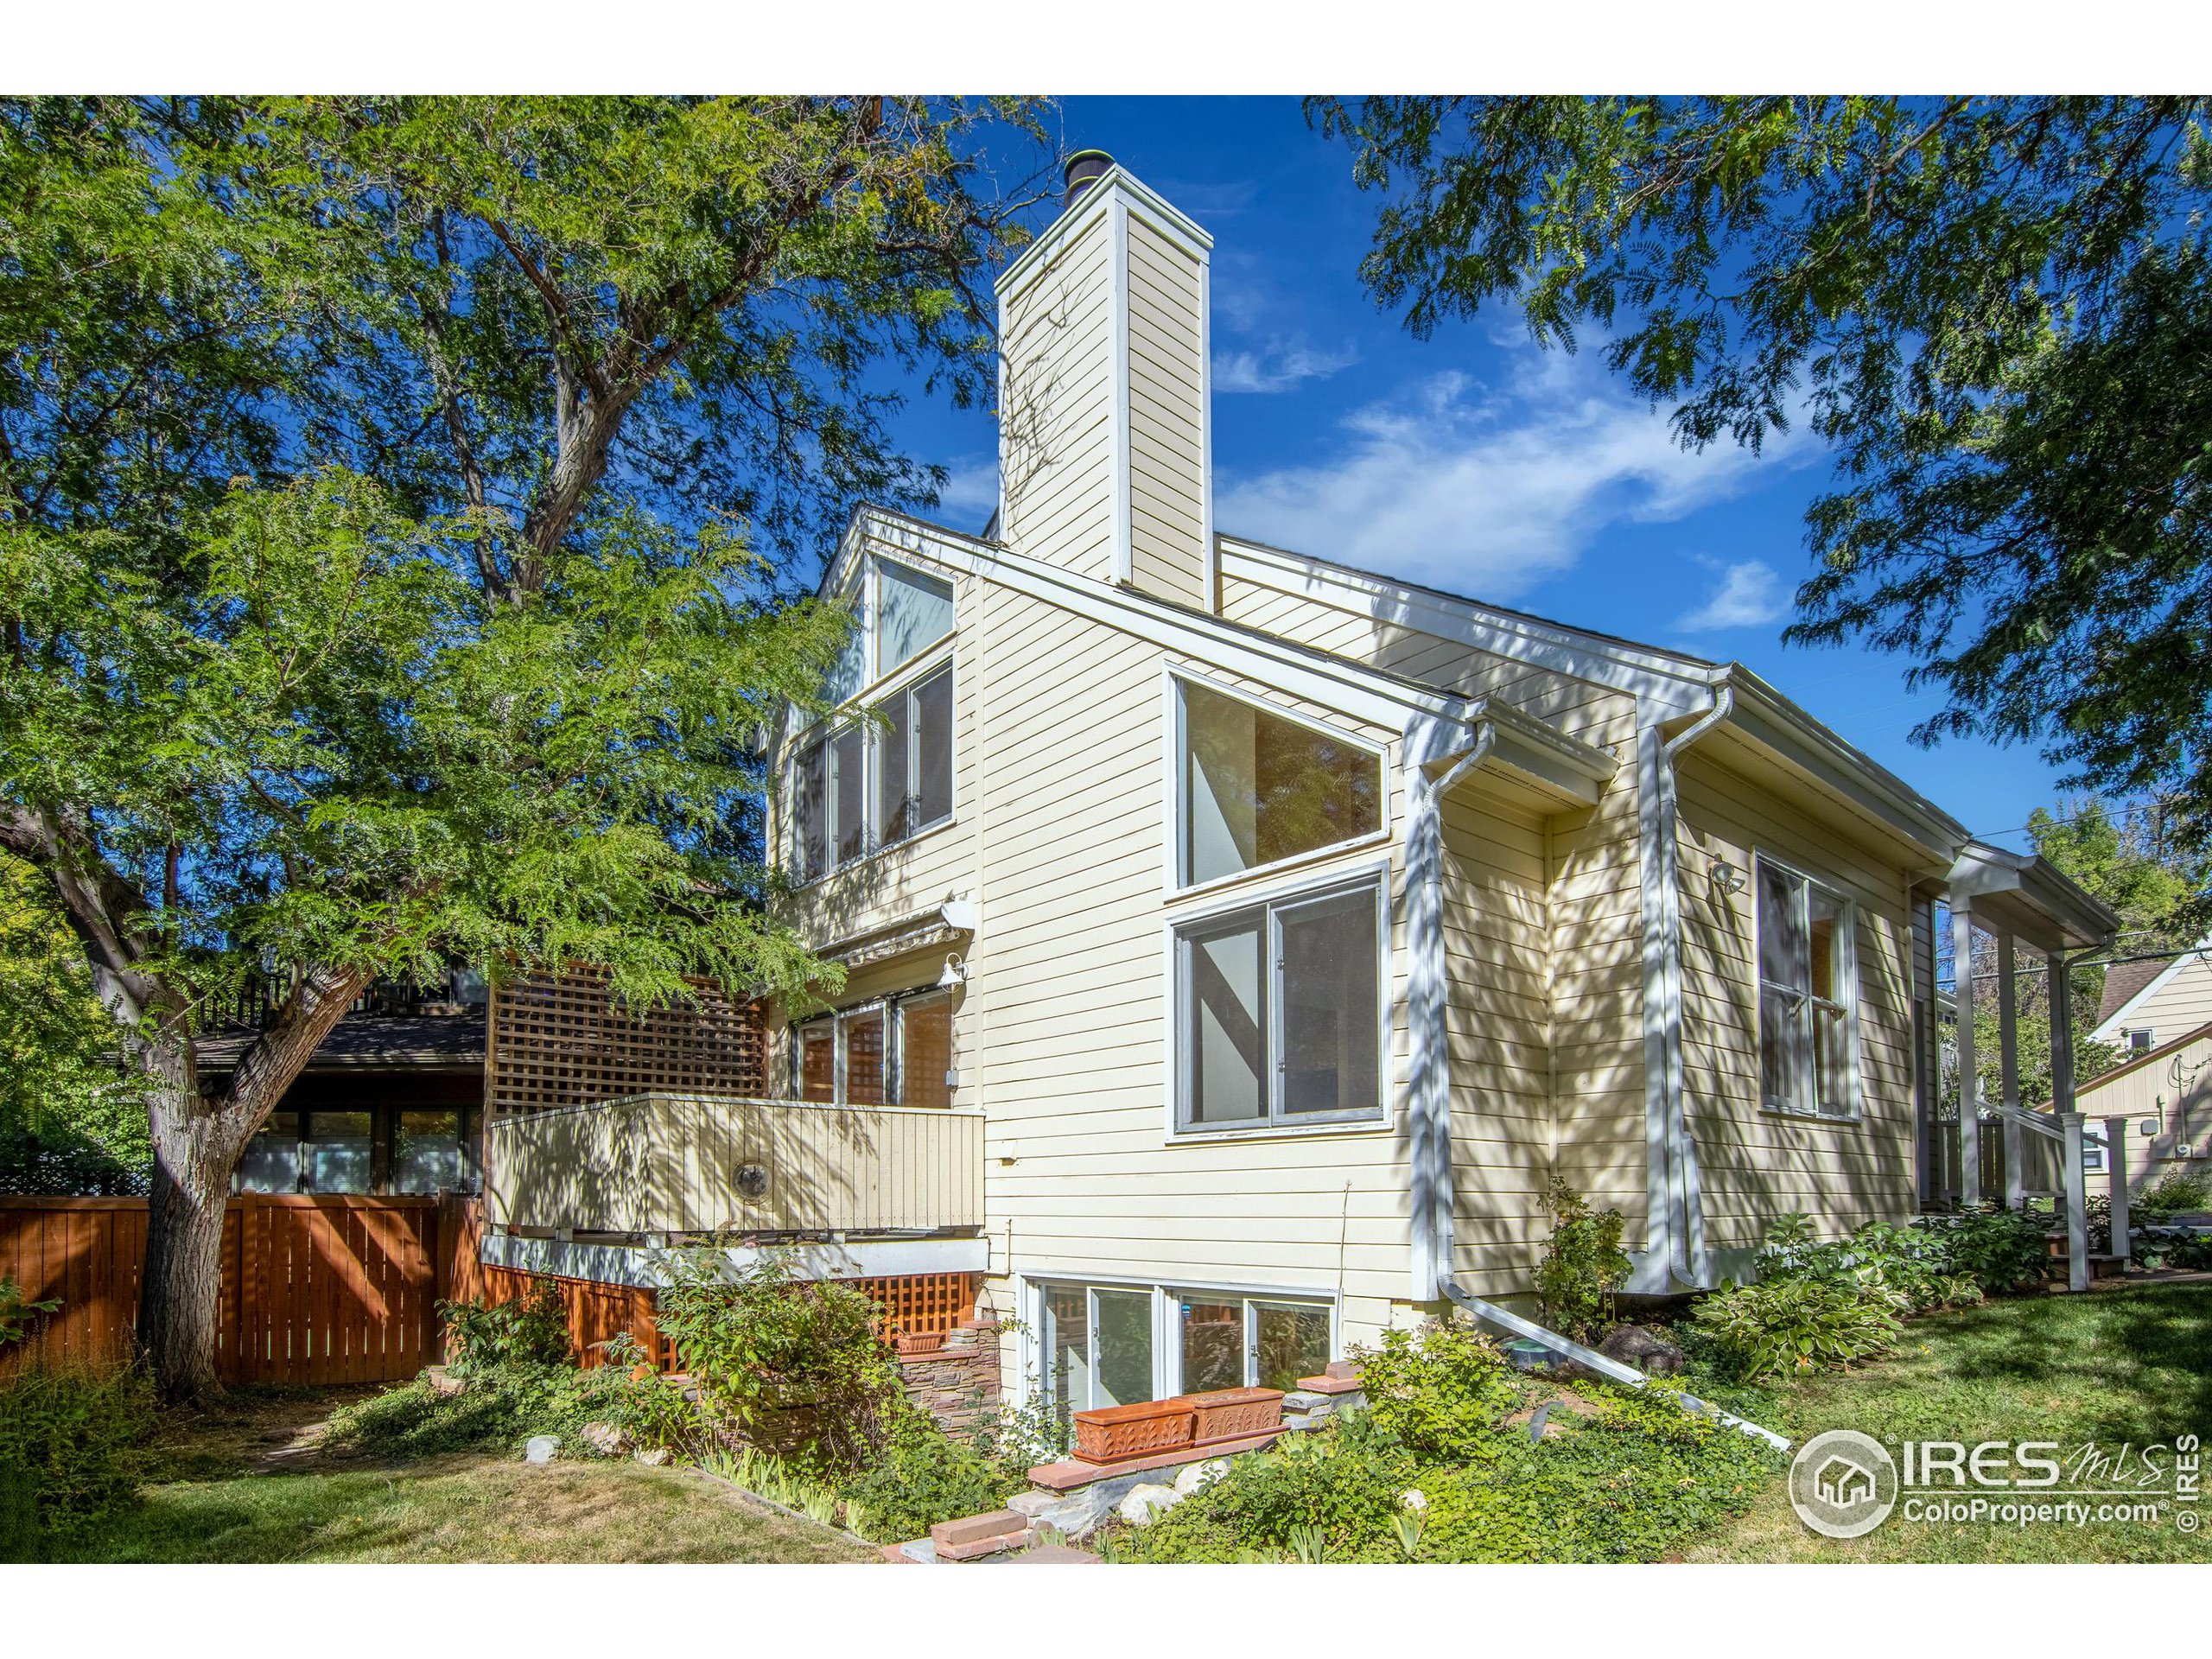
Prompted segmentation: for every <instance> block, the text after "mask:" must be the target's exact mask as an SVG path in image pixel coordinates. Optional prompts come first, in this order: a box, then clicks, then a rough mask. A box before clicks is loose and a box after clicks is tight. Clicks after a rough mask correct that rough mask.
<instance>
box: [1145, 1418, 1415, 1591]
mask: <svg viewBox="0 0 2212 1659" xmlns="http://www.w3.org/2000/svg"><path fill="white" fill-rule="evenodd" d="M1418 1473H1419V1468H1418V1465H1417V1463H1416V1461H1415V1459H1414V1458H1413V1457H1412V1456H1411V1455H1410V1454H1409V1453H1408V1452H1407V1451H1406V1449H1405V1448H1404V1447H1403V1446H1400V1445H1399V1444H1398V1443H1397V1442H1396V1441H1395V1440H1393V1439H1392V1438H1391V1437H1390V1436H1389V1434H1387V1433H1384V1432H1383V1431H1382V1430H1381V1429H1380V1428H1379V1427H1377V1426H1376V1424H1375V1422H1374V1421H1373V1419H1372V1418H1371V1417H1369V1418H1366V1419H1364V1420H1363V1417H1362V1415H1361V1414H1352V1415H1351V1416H1349V1417H1347V1418H1346V1419H1345V1420H1344V1422H1343V1423H1342V1424H1341V1425H1338V1426H1336V1427H1330V1428H1326V1429H1321V1430H1318V1431H1315V1432H1313V1433H1302V1434H1287V1435H1285V1436H1284V1437H1283V1439H1282V1440H1281V1442H1280V1443H1279V1445H1278V1446H1277V1448H1276V1449H1275V1450H1274V1451H1272V1452H1259V1453H1255V1454H1253V1455H1250V1456H1247V1457H1241V1458H1238V1459H1235V1460H1234V1461H1233V1462H1232V1463H1231V1464H1230V1467H1229V1471H1228V1472H1227V1473H1226V1474H1224V1475H1223V1476H1222V1477H1221V1478H1219V1479H1217V1480H1215V1481H1212V1482H1211V1483H1209V1484H1207V1485H1205V1486H1203V1487H1201V1488H1199V1490H1198V1491H1196V1492H1194V1493H1192V1495H1191V1496H1190V1497H1186V1498H1185V1499H1184V1500H1183V1501H1182V1502H1181V1503H1178V1504H1177V1505H1176V1506H1175V1507H1174V1508H1173V1509H1172V1510H1168V1511H1167V1512H1166V1514H1165V1515H1163V1516H1160V1518H1159V1519H1157V1520H1155V1521H1154V1522H1152V1523H1151V1524H1149V1525H1148V1526H1144V1527H1139V1528H1133V1529H1116V1530H1115V1531H1114V1532H1113V1533H1112V1534H1111V1535H1110V1539H1111V1544H1112V1549H1113V1553H1114V1554H1115V1556H1116V1559H1118V1560H1138V1561H1198V1560H1239V1559H1241V1558H1243V1557H1244V1556H1245V1555H1247V1554H1259V1555H1262V1556H1263V1557H1267V1558H1272V1559H1282V1558H1284V1557H1285V1555H1286V1554H1290V1555H1294V1556H1296V1557H1297V1558H1298V1559H1300V1560H1396V1559H1398V1558H1399V1557H1400V1556H1401V1555H1402V1554H1403V1550H1402V1546H1401V1544H1400V1541H1399V1539H1398V1535H1397V1529H1396V1525H1395V1523H1396V1522H1397V1520H1398V1518H1399V1517H1400V1516H1404V1515H1406V1514H1407V1513H1408V1505H1407V1501H1406V1496H1405V1495H1406V1493H1407V1492H1408V1491H1411V1490H1414V1489H1415V1485H1416V1480H1417V1477H1418Z"/></svg>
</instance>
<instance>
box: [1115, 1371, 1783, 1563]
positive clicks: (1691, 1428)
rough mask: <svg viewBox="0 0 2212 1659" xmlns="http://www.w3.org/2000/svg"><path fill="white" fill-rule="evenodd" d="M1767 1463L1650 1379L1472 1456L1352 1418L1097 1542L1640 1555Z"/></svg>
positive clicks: (1222, 1554)
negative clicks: (1431, 1456) (1450, 1457)
mask: <svg viewBox="0 0 2212 1659" xmlns="http://www.w3.org/2000/svg"><path fill="white" fill-rule="evenodd" d="M1778 1463H1779V1459H1778V1457H1777V1454H1775V1453H1772V1452H1770V1451H1768V1450H1767V1448H1766V1447H1764V1446H1762V1445H1761V1444H1760V1443H1759V1442H1758V1441H1756V1440H1751V1438H1750V1437H1748V1436H1746V1435H1744V1434H1741V1433H1737V1432H1736V1431H1734V1430H1732V1429H1729V1428H1726V1427H1721V1426H1719V1425H1718V1424H1715V1423H1714V1422H1713V1421H1712V1420H1710V1419H1709V1418H1704V1417H1699V1416H1695V1415H1693V1414H1688V1413H1686V1412H1684V1411H1682V1410H1681V1409H1680V1408H1678V1407H1676V1406H1675V1405H1674V1404H1673V1403H1672V1402H1669V1401H1667V1400H1665V1399H1663V1398H1661V1397H1659V1395H1657V1394H1656V1392H1651V1391H1643V1390H1624V1391H1623V1392H1622V1394H1621V1395H1619V1397H1618V1399H1616V1400H1613V1401H1611V1402H1609V1409H1608V1410H1607V1411H1606V1412H1605V1414H1604V1415H1602V1416H1600V1417H1599V1418H1597V1419H1595V1420H1593V1421H1586V1422H1579V1423H1578V1422H1576V1421H1574V1420H1573V1419H1572V1418H1564V1417H1562V1418H1559V1419H1554V1427H1553V1428H1552V1430H1551V1432H1549V1433H1547V1434H1546V1435H1545V1436H1544V1438H1543V1440H1541V1442H1540V1443H1536V1444H1533V1445H1532V1444H1531V1443H1530V1442H1529V1439H1528V1437H1527V1436H1526V1435H1525V1434H1522V1433H1511V1432H1508V1433H1492V1434H1491V1435H1490V1436H1489V1437H1488V1439H1487V1440H1486V1441H1485V1442H1484V1447H1483V1456H1482V1457H1481V1458H1480V1459H1478V1460H1476V1461H1472V1462H1464V1463H1453V1464H1444V1465H1426V1466H1424V1465H1421V1464H1420V1463H1419V1461H1418V1460H1417V1459H1414V1458H1412V1457H1411V1456H1410V1455H1408V1453H1407V1452H1406V1451H1405V1449H1404V1448H1403V1447H1402V1446H1398V1445H1397V1444H1396V1443H1395V1441H1394V1440H1392V1439H1391V1438H1390V1437H1389V1436H1388V1435H1387V1434H1385V1433H1383V1432H1382V1431H1381V1430H1380V1428H1379V1427H1376V1425H1375V1423H1374V1421H1373V1420H1372V1419H1371V1417H1370V1418H1364V1419H1363V1417H1362V1416H1361V1415H1360V1414H1352V1415H1351V1416H1349V1417H1347V1418H1346V1419H1345V1420H1344V1422H1343V1424H1342V1426H1341V1427H1340V1428H1338V1429H1337V1430H1333V1431H1331V1430H1324V1431H1321V1432H1319V1433H1312V1434H1305V1435H1298V1436H1293V1437H1289V1438H1288V1439H1287V1440H1286V1442H1285V1444H1284V1446H1282V1448H1281V1450H1280V1451H1279V1452H1274V1453H1269V1454H1265V1455H1261V1456H1255V1457H1244V1458H1239V1459H1236V1461H1235V1462H1234V1463H1232V1464H1231V1465H1230V1470H1229V1472H1228V1473H1227V1474H1225V1475H1224V1476H1223V1477H1222V1478H1220V1479H1219V1480H1217V1481H1215V1482H1213V1483H1212V1484H1210V1485H1208V1486H1206V1487H1205V1488H1203V1489H1201V1490H1200V1491H1198V1492H1196V1493H1194V1494H1193V1495H1192V1496H1191V1497H1187V1498H1185V1499H1184V1500H1183V1502H1181V1503H1179V1504H1177V1505H1176V1506H1175V1507H1174V1508H1173V1509H1172V1510H1169V1511H1168V1512H1167V1513H1166V1515H1164V1516H1160V1518H1159V1519H1158V1520H1156V1521H1154V1522H1152V1523H1151V1524H1150V1525H1148V1526H1146V1527H1141V1528H1134V1529H1132V1528H1125V1527H1121V1526H1118V1525H1117V1526H1116V1527H1114V1528H1112V1529H1109V1532H1108V1533H1107V1535H1105V1538H1104V1540H1103V1544H1104V1547H1105V1548H1106V1549H1107V1551H1108V1553H1109V1554H1111V1555H1112V1556H1114V1557H1115V1558H1116V1559H1117V1560H1139V1561H1236V1560H1289V1559H1293V1558H1295V1559H1298V1560H1329V1561H1395V1560H1421V1561H1615V1560H1656V1559H1657V1558H1658V1557H1659V1556H1661V1555H1662V1554H1665V1553H1666V1552H1667V1551H1669V1549H1672V1548H1676V1547H1677V1546H1679V1545H1680V1544H1681V1542H1682V1541H1684V1540H1685V1539H1686V1538H1688V1537H1689V1536H1690V1535H1693V1534H1694V1533H1696V1532H1698V1531H1700V1530H1701V1529H1704V1528H1707V1527H1709V1526H1711V1525H1713V1524H1714V1523H1715V1522H1718V1521H1719V1520H1721V1519H1723V1518H1725V1517H1726V1516H1730V1515H1734V1514H1738V1513H1740V1512H1741V1511H1742V1510H1744V1509H1745V1508H1746V1507H1747V1506H1748V1505H1749V1504H1750V1503H1751V1500H1752V1498H1753V1497H1755V1496H1756V1495H1757V1493H1758V1490H1759V1488H1760V1486H1761V1484H1763V1483H1764V1481H1765V1480H1766V1479H1767V1478H1768V1477H1769V1475H1770V1471H1771V1470H1773V1469H1774V1468H1775V1467H1777V1465H1778Z"/></svg>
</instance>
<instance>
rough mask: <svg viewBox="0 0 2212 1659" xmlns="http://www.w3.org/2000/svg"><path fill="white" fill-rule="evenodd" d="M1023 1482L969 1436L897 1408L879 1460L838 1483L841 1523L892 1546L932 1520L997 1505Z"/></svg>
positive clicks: (977, 1512) (1016, 1471) (1023, 1473)
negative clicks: (962, 1437)
mask: <svg viewBox="0 0 2212 1659" xmlns="http://www.w3.org/2000/svg"><path fill="white" fill-rule="evenodd" d="M1027 1484H1028V1481H1027V1474H1026V1466H1025V1468H1024V1469H1014V1468H1010V1467H1009V1466H1008V1465H1006V1464H1004V1463H1001V1462H999V1461H997V1460H995V1459H993V1458H992V1457H991V1456H990V1455H989V1454H988V1452H987V1451H986V1450H985V1449H984V1448H983V1447H982V1446H976V1445H975V1444H973V1443H971V1442H969V1441H967V1440H957V1439H955V1438H954V1437H953V1436H951V1435H950V1434H948V1433H945V1432H944V1430H943V1429H942V1428H940V1427H938V1426H937V1424H936V1423H935V1422H933V1421H931V1419H930V1418H928V1417H927V1416H925V1415H924V1414H922V1413H920V1412H918V1411H909V1412H906V1413H902V1414H900V1415H899V1421H898V1426H897V1427H895V1428H894V1429H893V1430H892V1432H891V1435H890V1439H889V1440H888V1441H887V1444H886V1445H885V1446H884V1448H883V1451H882V1454H881V1458H880V1461H879V1462H877V1464H876V1465H875V1466H874V1468H872V1469H869V1470H868V1471H865V1472H864V1473H862V1474H861V1475H860V1476H859V1477H858V1478H855V1479H853V1480H851V1481H849V1482H848V1483H847V1484H845V1486H844V1487H843V1488H842V1494H841V1495H842V1497H843V1498H844V1500H845V1506H846V1507H845V1522H846V1524H847V1525H848V1526H849V1527H850V1528H851V1529H853V1530H854V1531H855V1532H857V1533H859V1534H860V1535H861V1536H862V1537H863V1538H868V1539H872V1540H873V1541H875V1542H877V1543H881V1544H895V1543H897V1542H899V1541H901V1540H902V1539H907V1538H918V1537H920V1536H921V1535H923V1534H924V1533H925V1532H927V1531H928V1530H929V1529H931V1527H933V1526H935V1525H936V1524H937V1523H938V1522H940V1521H957V1520H958V1519H959V1518H960V1517H961V1516H963V1515H981V1514H983V1513H984V1512H986V1511H987V1510H996V1509H1002V1508H1004V1507H1005V1504H1006V1501H1007V1498H1009V1497H1013V1496H1014V1494H1015V1493H1016V1492H1018V1491H1020V1490H1021V1489H1022V1488H1023V1487H1024V1486H1026V1485H1027Z"/></svg>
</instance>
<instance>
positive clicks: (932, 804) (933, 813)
mask: <svg viewBox="0 0 2212 1659" xmlns="http://www.w3.org/2000/svg"><path fill="white" fill-rule="evenodd" d="M875 707H876V714H877V715H878V717H879V718H878V721H877V724H876V727H875V779H876V816H875V835H876V844H877V845H878V846H880V847H888V846H891V845H893V843H894V842H901V841H904V840H906V837H907V836H918V835H919V834H921V832H922V831H923V830H925V829H932V828H934V827H935V826H936V825H938V824H940V823H944V821H945V820H946V819H947V818H950V817H951V816H952V664H950V663H947V664H945V665H944V667H942V668H939V669H934V670H932V671H930V672H929V673H927V674H925V675H923V676H922V677H920V678H919V679H917V680H913V681H911V682H909V683H907V684H906V685H904V686H901V687H900V688H899V690H896V691H894V692H893V693H892V694H891V696H888V697H886V698H885V699H884V700H883V701H882V702H879V703H878V704H876V706H875Z"/></svg>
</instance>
